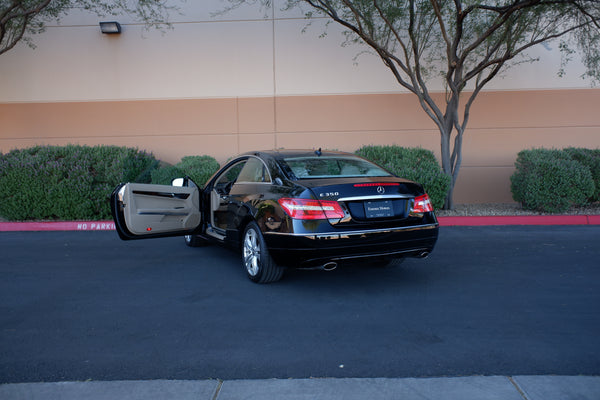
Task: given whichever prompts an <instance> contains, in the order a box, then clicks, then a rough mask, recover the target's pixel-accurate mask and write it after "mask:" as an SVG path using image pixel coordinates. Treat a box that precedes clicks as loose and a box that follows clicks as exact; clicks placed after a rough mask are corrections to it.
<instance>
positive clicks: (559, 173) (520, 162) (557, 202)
mask: <svg viewBox="0 0 600 400" xmlns="http://www.w3.org/2000/svg"><path fill="white" fill-rule="evenodd" d="M599 156H600V154H598V152H597V151H588V150H585V149H575V148H570V149H565V150H556V149H542V148H539V149H531V150H523V151H521V152H519V154H518V155H517V161H516V163H515V167H516V171H515V173H514V174H513V175H512V176H511V178H510V180H511V191H512V193H513V198H514V199H515V201H518V202H520V203H521V204H522V206H523V208H525V209H528V210H534V211H540V212H550V213H560V212H564V211H566V210H567V209H569V208H570V207H573V206H582V205H585V204H587V203H589V202H591V201H594V198H596V199H597V196H598V190H597V187H598V185H599V184H600V182H599V181H598V175H596V182H594V174H593V173H592V169H593V168H598V165H597V164H596V163H597V162H598V160H599V159H598V157H599ZM582 160H584V161H582ZM594 165H595V167H594ZM595 173H596V174H598V173H599V171H598V169H596V170H595Z"/></svg>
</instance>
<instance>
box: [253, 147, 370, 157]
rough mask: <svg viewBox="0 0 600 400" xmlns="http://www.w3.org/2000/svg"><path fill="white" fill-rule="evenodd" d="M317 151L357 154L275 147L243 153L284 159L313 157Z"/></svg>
mask: <svg viewBox="0 0 600 400" xmlns="http://www.w3.org/2000/svg"><path fill="white" fill-rule="evenodd" d="M317 152H320V155H321V156H351V157H357V158H359V157H358V156H357V155H355V154H352V153H345V152H342V151H333V150H321V149H318V150H310V149H276V150H262V151H252V152H248V153H245V154H250V155H261V154H264V155H267V156H269V157H272V158H275V159H284V158H291V157H313V156H317V155H318V154H317Z"/></svg>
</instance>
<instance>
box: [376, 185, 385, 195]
mask: <svg viewBox="0 0 600 400" xmlns="http://www.w3.org/2000/svg"><path fill="white" fill-rule="evenodd" d="M377 193H379V194H384V193H385V188H384V187H383V186H377Z"/></svg>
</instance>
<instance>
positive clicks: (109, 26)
mask: <svg viewBox="0 0 600 400" xmlns="http://www.w3.org/2000/svg"><path fill="white" fill-rule="evenodd" d="M100 30H101V31H102V33H121V24H119V23H118V22H116V21H110V22H100Z"/></svg>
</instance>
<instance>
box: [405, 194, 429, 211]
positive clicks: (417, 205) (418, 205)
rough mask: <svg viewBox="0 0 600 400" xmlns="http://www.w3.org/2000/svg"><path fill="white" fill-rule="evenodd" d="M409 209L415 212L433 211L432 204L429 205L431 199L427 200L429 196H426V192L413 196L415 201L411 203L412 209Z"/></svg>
mask: <svg viewBox="0 0 600 400" xmlns="http://www.w3.org/2000/svg"><path fill="white" fill-rule="evenodd" d="M410 211H411V212H412V213H417V214H421V213H426V212H431V211H433V206H432V205H431V200H429V196H427V194H424V195H422V196H417V197H415V202H414V203H413V206H412V210H410Z"/></svg>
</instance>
